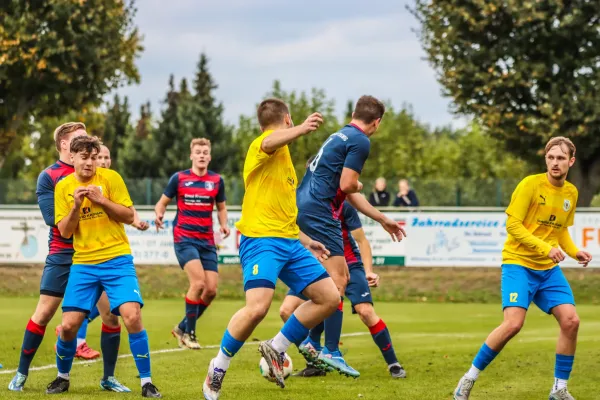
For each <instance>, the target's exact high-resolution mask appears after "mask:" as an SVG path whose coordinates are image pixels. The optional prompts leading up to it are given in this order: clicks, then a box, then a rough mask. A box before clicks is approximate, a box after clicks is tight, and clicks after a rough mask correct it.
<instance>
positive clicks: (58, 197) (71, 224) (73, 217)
mask: <svg viewBox="0 0 600 400" xmlns="http://www.w3.org/2000/svg"><path fill="white" fill-rule="evenodd" d="M87 193H88V190H87V188H85V187H83V186H80V187H78V188H77V189H75V192H73V194H72V195H71V194H70V193H69V194H67V196H73V206H72V207H69V203H68V202H67V199H66V197H65V193H64V191H63V190H62V189H60V190H59V188H58V187H57V190H56V192H55V195H54V203H55V216H54V220H55V221H56V227H57V228H58V231H59V232H60V236H62V237H64V238H65V239H68V238H70V237H71V236H73V233H74V232H75V230H76V229H77V225H79V208H80V207H81V203H82V202H83V198H84V197H85V196H86V195H87Z"/></svg>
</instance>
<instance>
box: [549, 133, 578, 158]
mask: <svg viewBox="0 0 600 400" xmlns="http://www.w3.org/2000/svg"><path fill="white" fill-rule="evenodd" d="M563 144H564V145H565V146H567V149H569V158H571V157H575V150H576V149H575V145H574V144H573V142H572V141H571V139H569V138H566V137H564V136H556V137H553V138H551V139H550V140H549V141H548V143H546V148H545V151H544V154H548V152H549V151H550V149H551V148H553V147H554V146H559V147H560V148H561V149H562V146H563Z"/></svg>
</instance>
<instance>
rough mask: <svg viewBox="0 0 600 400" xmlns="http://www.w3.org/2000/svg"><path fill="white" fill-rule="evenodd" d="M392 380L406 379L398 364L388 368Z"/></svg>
mask: <svg viewBox="0 0 600 400" xmlns="http://www.w3.org/2000/svg"><path fill="white" fill-rule="evenodd" d="M388 368H389V371H390V375H392V378H406V371H405V370H404V368H403V367H402V365H400V364H392V365H390V366H389V367H388Z"/></svg>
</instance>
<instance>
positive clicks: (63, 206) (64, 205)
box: [54, 182, 72, 226]
mask: <svg viewBox="0 0 600 400" xmlns="http://www.w3.org/2000/svg"><path fill="white" fill-rule="evenodd" d="M67 188H68V186H67V185H65V184H63V185H61V182H59V183H58V184H57V185H56V187H55V188H54V224H55V225H56V226H58V223H59V222H60V221H61V220H62V219H63V218H64V217H66V216H67V215H69V212H71V206H69V202H68V201H67V198H66V196H67V193H66V190H65V189H67ZM71 195H72V193H71Z"/></svg>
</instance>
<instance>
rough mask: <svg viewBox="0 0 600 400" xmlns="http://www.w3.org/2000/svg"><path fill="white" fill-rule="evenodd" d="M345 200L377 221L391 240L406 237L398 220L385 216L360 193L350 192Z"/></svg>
mask: <svg viewBox="0 0 600 400" xmlns="http://www.w3.org/2000/svg"><path fill="white" fill-rule="evenodd" d="M347 200H348V202H349V203H350V204H352V205H353V206H354V208H356V209H357V210H358V211H360V212H361V213H363V214H364V215H366V216H367V217H369V218H371V219H372V220H373V221H377V222H379V223H380V224H381V226H382V227H383V229H385V230H386V232H388V233H389V234H390V235H391V236H392V240H393V241H395V242H396V241H400V240H402V238H403V237H406V232H405V231H404V229H403V228H402V226H400V223H399V222H396V221H394V220H392V219H390V218H388V217H386V216H385V214H384V213H382V212H381V211H379V210H378V209H376V208H375V207H373V206H372V205H371V203H369V201H368V200H367V199H365V198H364V197H363V195H362V194H360V193H351V194H349V195H348V196H347Z"/></svg>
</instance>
